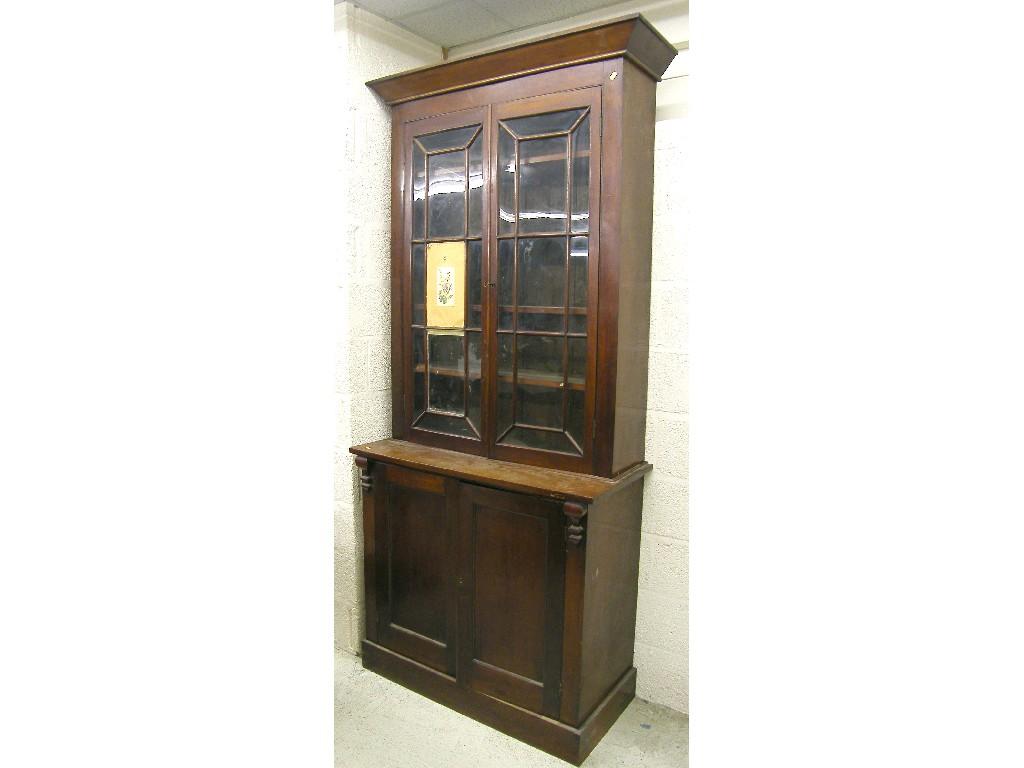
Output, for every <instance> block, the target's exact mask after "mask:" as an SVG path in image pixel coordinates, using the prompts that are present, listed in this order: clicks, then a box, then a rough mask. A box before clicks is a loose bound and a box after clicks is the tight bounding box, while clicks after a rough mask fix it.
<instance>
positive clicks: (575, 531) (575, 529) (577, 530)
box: [562, 501, 587, 547]
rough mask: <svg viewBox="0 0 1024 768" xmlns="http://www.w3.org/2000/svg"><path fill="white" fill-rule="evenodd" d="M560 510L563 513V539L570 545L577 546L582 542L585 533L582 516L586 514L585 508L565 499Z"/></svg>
mask: <svg viewBox="0 0 1024 768" xmlns="http://www.w3.org/2000/svg"><path fill="white" fill-rule="evenodd" d="M562 512H563V513H564V514H565V540H566V542H567V543H568V544H569V545H570V546H574V547H578V546H580V544H582V543H583V536H584V534H585V533H586V528H585V527H584V525H583V518H585V517H586V516H587V508H586V507H585V506H583V505H582V504H577V503H576V502H574V501H567V502H565V503H564V504H563V505H562Z"/></svg>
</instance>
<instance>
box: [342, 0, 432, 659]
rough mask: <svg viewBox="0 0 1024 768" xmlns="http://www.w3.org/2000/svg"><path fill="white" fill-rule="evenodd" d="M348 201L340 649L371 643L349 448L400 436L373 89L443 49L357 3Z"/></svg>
mask: <svg viewBox="0 0 1024 768" xmlns="http://www.w3.org/2000/svg"><path fill="white" fill-rule="evenodd" d="M335 38H336V42H337V58H336V61H337V66H338V72H339V73H341V75H342V76H341V77H340V78H339V81H338V85H339V94H338V98H340V99H342V101H343V110H344V115H345V117H344V120H343V126H344V135H343V136H342V137H341V140H342V141H343V142H344V146H345V151H344V164H345V167H344V168H343V169H340V172H341V179H342V184H343V185H344V186H345V188H346V189H345V193H344V194H343V196H342V199H343V201H344V203H343V205H344V208H343V210H341V211H339V216H338V220H339V222H340V223H341V227H342V230H341V244H340V246H339V249H338V252H337V259H336V272H335V273H336V275H337V298H338V302H337V303H338V307H339V311H338V314H337V315H336V317H337V320H338V327H337V329H336V339H337V345H338V348H337V352H336V357H337V360H338V373H337V381H336V385H337V386H336V403H337V443H336V448H335V475H334V477H335V490H334V499H335V504H334V560H335V574H334V579H335V583H334V594H335V597H334V642H335V649H336V650H341V651H348V652H349V653H357V652H358V650H359V641H360V639H361V637H362V636H363V634H364V627H363V620H364V611H363V573H362V553H363V534H362V531H363V523H362V517H361V515H360V495H359V494H360V488H359V479H358V473H357V471H356V470H355V468H354V466H353V463H352V455H351V454H350V453H348V448H349V446H351V445H355V444H357V443H363V442H368V441H370V440H379V439H381V438H384V437H390V436H391V360H390V354H391V352H390V350H391V326H390V322H391V319H390V318H391V294H390V290H391V288H390V286H391V259H390V254H391V247H390V238H391V207H390V206H391V170H390V169H391V118H390V115H389V113H388V110H387V107H385V106H384V105H383V104H382V103H381V102H380V101H379V100H378V99H377V97H376V96H374V95H373V92H372V91H370V90H369V89H368V88H366V87H365V85H364V83H365V82H366V81H367V80H372V79H374V78H377V77H383V76H384V75H390V74H394V73H395V72H401V71H403V70H406V69H413V68H415V67H422V66H424V65H427V64H436V63H438V62H440V61H441V49H440V48H439V47H438V46H436V45H433V44H431V43H428V42H427V41H425V40H423V39H421V38H419V37H417V36H416V35H413V34H411V33H409V32H406V31H405V30H402V29H399V28H398V27H395V26H394V25H392V24H389V23H387V22H385V21H383V20H382V19H379V18H378V17H376V16H374V15H373V14H370V13H368V12H366V11H364V10H362V9H360V8H357V7H354V6H352V5H350V4H348V3H341V4H338V5H336V6H335Z"/></svg>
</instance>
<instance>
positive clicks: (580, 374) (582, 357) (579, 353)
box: [568, 339, 587, 384]
mask: <svg viewBox="0 0 1024 768" xmlns="http://www.w3.org/2000/svg"><path fill="white" fill-rule="evenodd" d="M568 343H569V383H571V384H583V381H584V379H585V378H586V375H587V340H586V339H569V340H568Z"/></svg>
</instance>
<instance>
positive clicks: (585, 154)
mask: <svg viewBox="0 0 1024 768" xmlns="http://www.w3.org/2000/svg"><path fill="white" fill-rule="evenodd" d="M589 228H590V115H587V116H586V117H585V118H584V119H583V122H582V123H580V127H579V128H577V129H576V130H575V131H573V132H572V231H573V232H586V231H588V229H589Z"/></svg>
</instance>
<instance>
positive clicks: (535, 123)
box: [503, 109, 586, 139]
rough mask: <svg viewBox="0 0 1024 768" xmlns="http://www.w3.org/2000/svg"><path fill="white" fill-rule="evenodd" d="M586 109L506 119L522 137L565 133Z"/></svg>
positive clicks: (506, 123) (509, 125) (515, 132)
mask: <svg viewBox="0 0 1024 768" xmlns="http://www.w3.org/2000/svg"><path fill="white" fill-rule="evenodd" d="M585 111H586V110H585V109H570V110H567V111H565V112H549V113H547V114H546V115H530V116H529V117H517V118H515V119H514V120H504V121H503V123H504V124H505V125H507V126H508V127H509V128H510V129H512V132H513V133H514V134H515V135H516V136H518V137H519V138H521V139H525V138H527V137H529V136H537V135H540V134H542V133H565V132H566V131H568V130H569V129H570V128H572V127H573V125H574V124H575V123H576V121H577V120H578V119H579V117H580V115H582V114H583V113H584V112H585Z"/></svg>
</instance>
